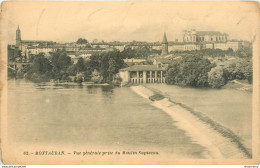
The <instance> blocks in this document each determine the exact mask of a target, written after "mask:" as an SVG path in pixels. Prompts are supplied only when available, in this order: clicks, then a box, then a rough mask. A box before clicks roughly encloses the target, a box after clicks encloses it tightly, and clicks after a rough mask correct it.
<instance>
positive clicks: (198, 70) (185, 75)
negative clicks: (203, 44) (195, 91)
mask: <svg viewBox="0 0 260 168" xmlns="http://www.w3.org/2000/svg"><path fill="white" fill-rule="evenodd" d="M212 67H213V65H212V64H211V63H210V61H209V60H207V59H204V58H203V57H201V56H196V55H194V56H183V57H182V59H181V60H175V61H174V62H173V64H172V65H171V66H169V68H168V73H167V74H168V75H167V77H166V81H167V83H169V84H177V85H183V86H195V87H203V86H207V85H208V72H209V71H210V70H211V68H212Z"/></svg>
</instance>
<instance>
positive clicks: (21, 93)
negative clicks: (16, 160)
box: [8, 80, 251, 158]
mask: <svg viewBox="0 0 260 168" xmlns="http://www.w3.org/2000/svg"><path fill="white" fill-rule="evenodd" d="M175 89H176V88H175ZM181 89H182V88H179V91H178V92H179V93H181V92H182V90H181ZM189 92H190V91H189ZM184 93H185V94H184V96H185V95H186V96H187V92H184ZM230 94H231V93H228V94H227V95H226V96H230ZM192 95H193V94H192ZM210 95H211V96H213V97H214V96H218V95H216V94H210ZM222 97H225V96H224V95H222ZM186 99H187V98H186ZM244 99H245V100H246V101H247V102H248V101H251V99H250V100H248V99H249V97H244ZM191 102H192V101H191ZM233 103H236V102H233ZM190 104H191V105H192V103H190ZM193 105H194V106H195V105H196V108H197V107H198V106H199V105H200V104H196V103H194V104H193ZM210 106H211V105H210ZM224 106H225V107H222V108H228V107H227V106H228V103H227V104H224ZM213 108H214V109H215V108H216V107H215V106H213ZM245 108H246V109H247V110H248V113H250V109H249V107H248V106H247V107H245ZM199 110H201V109H199ZM209 113H210V112H209ZM221 115H222V114H221ZM246 116H247V115H246ZM250 116H251V113H250V114H249V118H250ZM175 122H176V121H174V120H173V119H172V118H171V117H170V116H169V115H167V114H166V113H165V112H163V111H162V110H160V109H158V108H156V107H154V106H152V105H151V102H150V101H149V100H148V99H144V98H142V97H140V96H139V95H137V94H136V93H135V92H133V91H132V90H131V89H130V88H128V87H123V88H118V87H114V88H113V87H111V86H82V85H61V86H52V85H51V84H45V85H44V84H36V83H32V82H28V81H25V80H9V81H8V123H9V124H8V138H9V139H10V140H12V141H16V142H17V143H22V142H25V143H32V144H34V143H35V144H55V143H57V144H59V143H61V144H79V145H84V144H86V145H94V146H95V145H97V146H101V147H102V146H104V147H105V146H110V147H112V148H113V147H115V148H119V149H122V150H140V149H143V150H146V151H147V150H153V151H158V152H160V153H171V154H172V156H174V157H175V158H176V157H180V158H203V157H205V155H204V152H205V151H206V150H207V149H205V148H204V147H203V146H201V145H199V144H197V143H194V142H192V140H191V138H190V137H189V136H188V135H187V134H186V132H185V131H184V130H181V129H179V128H178V127H177V126H175V125H174V123H175ZM249 125H250V124H249ZM243 136H251V135H244V134H243Z"/></svg>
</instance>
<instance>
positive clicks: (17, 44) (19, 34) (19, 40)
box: [16, 25, 21, 47]
mask: <svg viewBox="0 0 260 168" xmlns="http://www.w3.org/2000/svg"><path fill="white" fill-rule="evenodd" d="M20 44H21V30H20V28H19V25H18V28H17V30H16V47H19V46H20Z"/></svg>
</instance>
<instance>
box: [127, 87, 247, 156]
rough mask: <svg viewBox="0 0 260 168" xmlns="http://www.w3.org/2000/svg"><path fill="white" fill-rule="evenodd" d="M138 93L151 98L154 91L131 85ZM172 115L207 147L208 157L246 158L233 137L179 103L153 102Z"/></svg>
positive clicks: (166, 100)
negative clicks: (221, 132)
mask: <svg viewBox="0 0 260 168" xmlns="http://www.w3.org/2000/svg"><path fill="white" fill-rule="evenodd" d="M131 88H132V89H133V91H135V92H136V93H137V94H138V95H140V96H142V97H144V98H147V99H149V97H150V96H153V95H154V92H152V91H151V90H149V89H147V88H145V87H143V86H134V87H131ZM151 104H152V105H153V106H155V107H156V108H159V109H161V110H163V111H164V112H166V113H167V114H168V115H169V116H171V117H172V119H173V120H174V121H176V123H174V125H175V126H177V127H178V128H180V129H182V130H184V131H185V132H186V135H187V136H189V137H190V138H191V141H192V143H196V144H199V145H201V146H203V147H205V148H206V152H205V153H204V157H206V158H217V159H220V158H246V156H245V154H244V153H243V152H242V151H241V150H240V149H239V148H238V147H237V146H236V144H235V143H232V142H231V139H229V138H226V137H224V136H222V135H221V134H220V133H218V132H217V131H216V130H214V129H213V128H212V127H210V125H209V124H206V123H204V122H202V121H201V120H199V118H198V117H197V116H194V115H193V114H192V113H191V112H189V111H188V110H187V109H185V108H183V107H182V106H180V105H178V104H174V103H172V102H170V101H169V100H168V99H167V98H164V99H162V100H159V101H154V102H152V103H151Z"/></svg>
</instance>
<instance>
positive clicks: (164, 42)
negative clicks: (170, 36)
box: [162, 32, 168, 55]
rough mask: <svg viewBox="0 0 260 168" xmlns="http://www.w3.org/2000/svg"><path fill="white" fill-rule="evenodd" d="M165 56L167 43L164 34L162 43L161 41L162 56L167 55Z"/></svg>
mask: <svg viewBox="0 0 260 168" xmlns="http://www.w3.org/2000/svg"><path fill="white" fill-rule="evenodd" d="M167 54H168V41H167V37H166V34H165V32H164V35H163V41H162V55H167Z"/></svg>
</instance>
